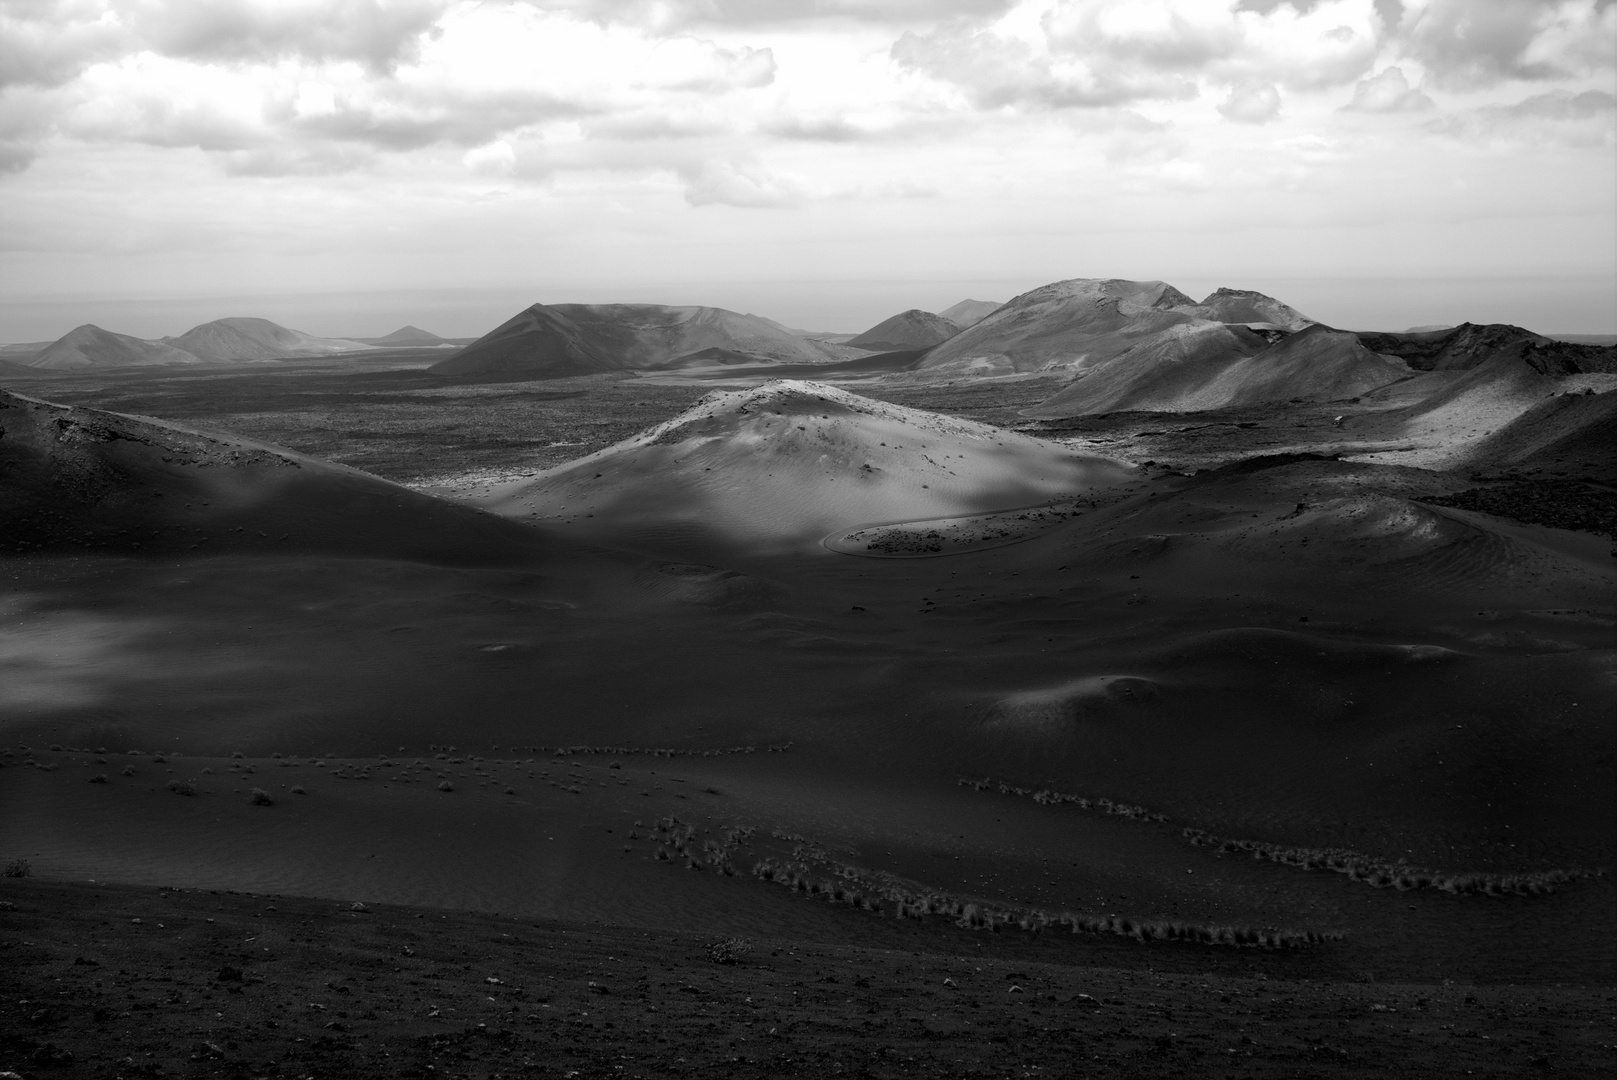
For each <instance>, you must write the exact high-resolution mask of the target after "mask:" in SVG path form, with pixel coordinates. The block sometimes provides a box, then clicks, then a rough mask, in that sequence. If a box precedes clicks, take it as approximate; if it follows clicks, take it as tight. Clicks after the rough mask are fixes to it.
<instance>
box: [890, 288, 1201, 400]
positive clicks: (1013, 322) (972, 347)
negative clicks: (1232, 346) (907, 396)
mask: <svg viewBox="0 0 1617 1080" xmlns="http://www.w3.org/2000/svg"><path fill="white" fill-rule="evenodd" d="M1194 306H1195V301H1193V300H1192V299H1191V298H1190V297H1188V296H1186V295H1185V294H1184V293H1182V292H1180V291H1179V290H1178V289H1176V288H1174V287H1173V286H1172V285H1167V284H1164V283H1163V282H1160V281H1123V280H1119V279H1115V278H1114V279H1099V278H1074V279H1072V280H1070V281H1057V282H1053V283H1052V284H1049V285H1043V286H1040V287H1039V288H1037V289H1034V290H1032V291H1030V292H1025V293H1023V294H1022V295H1020V296H1017V297H1015V298H1013V299H1012V300H1010V301H1009V302H1007V303H1006V304H1004V305H1002V306H1001V307H1000V308H999V309H998V310H996V311H995V312H994V313H993V314H991V315H989V316H987V317H986V318H984V319H983V320H982V321H981V322H979V323H977V324H976V325H975V326H971V327H968V328H967V329H965V330H963V331H961V332H960V333H959V334H957V335H955V336H954V337H952V338H950V339H949V340H948V341H945V342H944V343H943V344H941V345H939V346H938V347H937V348H935V349H933V350H932V352H931V353H930V354H929V355H928V356H927V358H926V359H925V361H923V362H922V364H921V367H920V369H919V371H918V372H917V374H918V375H921V376H923V377H932V378H937V377H949V378H954V377H962V376H965V377H971V376H991V375H1013V374H1021V373H1024V372H1031V371H1069V372H1078V371H1083V370H1085V369H1087V368H1091V367H1094V366H1096V365H1098V364H1101V363H1104V362H1105V361H1107V360H1110V359H1112V357H1114V356H1116V355H1118V354H1119V353H1121V352H1124V351H1125V350H1127V349H1129V348H1132V347H1133V346H1134V345H1136V344H1137V343H1139V342H1140V341H1141V340H1142V339H1144V338H1147V337H1150V336H1151V335H1153V334H1156V333H1158V332H1160V331H1162V330H1166V329H1167V328H1168V327H1170V326H1176V325H1178V324H1180V323H1186V322H1190V321H1191V320H1192V319H1193V318H1194V316H1191V315H1187V314H1185V313H1183V312H1182V311H1180V310H1177V309H1178V308H1182V307H1194Z"/></svg>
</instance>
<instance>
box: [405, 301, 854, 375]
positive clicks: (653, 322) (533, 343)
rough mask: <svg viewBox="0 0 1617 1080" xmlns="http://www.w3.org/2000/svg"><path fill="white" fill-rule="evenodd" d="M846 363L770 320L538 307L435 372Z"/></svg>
mask: <svg viewBox="0 0 1617 1080" xmlns="http://www.w3.org/2000/svg"><path fill="white" fill-rule="evenodd" d="M698 354H705V355H698ZM840 358H841V357H840V356H839V355H837V354H835V353H832V352H830V351H828V350H827V349H826V348H825V347H822V346H820V345H818V344H817V343H815V342H813V341H808V340H804V339H803V338H800V337H797V336H796V335H794V334H791V333H789V332H788V331H786V330H784V329H782V328H781V327H779V326H777V325H775V324H773V323H771V322H769V321H768V320H765V319H760V318H758V317H757V316H754V315H741V314H737V313H736V312H734V311H726V310H724V309H723V308H712V307H667V306H664V305H661V304H555V305H545V304H535V305H533V306H532V307H530V308H528V309H527V310H525V311H523V312H521V313H520V314H518V315H517V316H516V317H515V318H513V319H511V320H510V321H508V322H506V323H503V324H502V325H500V326H498V327H496V328H495V329H494V330H492V331H490V332H489V333H488V334H486V335H484V336H483V337H482V338H479V339H478V340H477V341H475V342H473V343H472V344H470V345H468V346H467V347H466V348H464V349H462V350H461V351H460V352H458V353H456V354H455V355H454V356H452V357H449V358H447V359H445V360H443V361H441V362H439V363H437V364H434V365H433V367H432V370H433V371H438V372H443V373H446V374H472V373H477V372H489V371H521V372H531V373H533V376H534V377H535V378H554V377H557V376H560V375H578V374H584V373H587V372H599V371H621V370H647V369H651V368H662V367H686V366H690V364H691V362H692V361H693V360H695V361H702V360H709V361H711V362H712V363H715V364H720V363H739V362H742V361H746V360H750V361H754V362H764V363H777V362H778V363H795V364H823V363H827V362H829V361H831V360H834V359H840Z"/></svg>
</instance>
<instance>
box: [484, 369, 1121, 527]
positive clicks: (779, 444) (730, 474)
mask: <svg viewBox="0 0 1617 1080" xmlns="http://www.w3.org/2000/svg"><path fill="white" fill-rule="evenodd" d="M1126 475H1128V473H1127V471H1126V470H1124V469H1122V468H1121V467H1119V466H1116V465H1113V464H1111V463H1109V462H1104V461H1100V460H1097V459H1094V458H1088V457H1082V456H1080V455H1077V454H1074V453H1072V452H1071V451H1068V450H1065V449H1063V448H1062V447H1060V446H1057V445H1055V444H1053V443H1049V442H1045V441H1043V440H1040V439H1034V438H1030V437H1028V436H1025V435H1018V434H1015V433H1012V432H1007V431H1004V430H1002V429H1000V428H995V427H992V426H990V425H987V424H979V423H974V422H970V421H962V420H954V419H949V418H947V417H942V416H938V415H935V414H932V413H927V412H922V411H920V410H916V409H907V408H903V407H901V406H896V405H889V404H886V403H883V402H878V401H872V400H870V399H868V398H863V397H860V396H858V395H855V394H850V393H847V392H846V391H843V390H838V389H835V388H833V387H829V386H826V385H823V384H820V383H812V382H797V381H786V380H782V381H776V382H770V383H766V384H765V385H763V386H761V387H758V388H756V389H753V390H744V391H736V392H731V393H715V394H711V395H709V396H708V397H706V398H704V399H703V400H702V401H701V402H699V403H698V404H697V405H696V406H695V407H693V408H691V409H690V410H688V411H686V412H685V413H683V414H681V415H680V416H678V417H675V418H674V419H673V420H670V421H668V422H667V423H665V424H661V425H659V426H657V427H654V428H651V429H650V430H648V431H646V432H643V433H642V434H640V435H637V436H635V437H634V438H632V439H628V440H626V441H624V442H622V443H619V444H618V445H616V446H613V447H609V448H607V449H605V450H602V451H600V452H598V453H595V454H591V455H590V456H589V457H586V458H581V459H580V460H578V461H575V462H571V463H569V464H567V465H563V466H561V467H560V468H556V469H552V470H550V471H548V472H546V473H541V474H540V475H539V476H538V477H537V478H536V479H532V480H524V481H519V482H517V483H515V484H510V485H506V486H504V487H502V488H498V489H496V490H495V492H494V493H493V494H492V495H491V496H490V499H489V505H490V506H491V507H492V508H493V509H496V510H497V511H498V512H500V513H503V514H510V515H516V516H528V515H534V516H539V515H543V516H551V515H559V514H565V516H577V517H585V516H590V517H593V518H594V519H595V522H596V526H597V527H600V528H612V527H617V528H622V527H651V528H656V529H668V528H672V529H673V530H674V533H675V534H678V533H681V532H692V533H700V532H702V531H705V530H711V531H714V532H717V533H719V534H720V535H722V536H725V537H728V538H730V539H735V540H740V541H744V542H747V543H752V544H758V543H761V544H764V545H765V546H786V547H790V546H802V545H803V544H804V543H805V542H806V543H809V544H812V543H814V542H815V541H817V540H819V538H820V537H822V536H824V535H825V534H826V533H828V532H830V531H831V530H833V529H836V528H839V527H842V528H846V527H849V526H852V525H856V524H861V523H865V522H873V521H894V520H901V519H906V518H929V517H940V516H946V515H950V514H963V513H978V512H982V511H985V510H991V509H999V508H1003V507H1010V506H1018V505H1025V504H1029V503H1034V502H1040V501H1045V500H1049V499H1054V498H1057V497H1059V496H1062V495H1066V494H1077V493H1082V492H1084V491H1087V490H1090V489H1093V488H1094V487H1096V486H1100V485H1105V484H1110V483H1116V482H1119V481H1120V480H1121V479H1122V478H1124V477H1125V476H1126Z"/></svg>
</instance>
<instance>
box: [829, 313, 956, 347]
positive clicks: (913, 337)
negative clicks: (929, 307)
mask: <svg viewBox="0 0 1617 1080" xmlns="http://www.w3.org/2000/svg"><path fill="white" fill-rule="evenodd" d="M960 330H961V327H960V324H959V323H955V322H952V321H950V320H949V319H946V318H944V317H943V316H942V315H934V314H933V313H932V312H930V311H922V310H920V309H919V308H911V309H910V310H908V311H901V312H899V313H898V314H897V315H894V316H893V317H892V318H890V319H883V320H882V321H881V322H879V323H877V324H876V325H875V326H872V327H871V328H870V329H869V330H866V331H865V332H864V333H862V334H859V335H857V336H855V337H852V338H849V339H848V340H847V341H845V342H844V343H843V344H845V345H852V346H854V347H855V348H859V349H870V350H871V351H873V352H897V351H899V350H902V349H925V348H928V347H930V346H932V345H937V344H939V343H940V342H944V341H948V340H949V339H950V338H952V337H954V336H955V335H956V334H958V333H960Z"/></svg>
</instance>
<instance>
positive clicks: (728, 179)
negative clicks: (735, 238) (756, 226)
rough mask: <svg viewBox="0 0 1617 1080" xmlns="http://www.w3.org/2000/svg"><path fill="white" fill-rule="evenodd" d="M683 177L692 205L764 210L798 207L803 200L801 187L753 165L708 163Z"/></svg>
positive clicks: (688, 199) (688, 200)
mask: <svg viewBox="0 0 1617 1080" xmlns="http://www.w3.org/2000/svg"><path fill="white" fill-rule="evenodd" d="M682 178H683V179H684V181H685V199H686V201H687V202H689V203H690V204H691V205H692V206H716V205H717V206H740V207H748V208H752V209H763V208H779V207H787V206H796V205H798V204H800V203H801V202H802V201H803V191H802V188H801V187H800V186H799V185H798V184H796V183H794V182H793V181H791V180H787V179H784V178H782V177H778V176H772V175H770V174H769V173H768V172H767V171H765V170H764V169H761V168H759V167H757V166H753V165H744V164H738V163H736V162H728V161H708V162H703V163H702V164H701V165H700V166H698V167H696V168H694V169H691V170H689V171H688V172H686V173H685V174H684V176H683V177H682Z"/></svg>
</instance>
